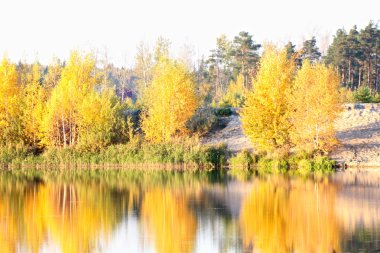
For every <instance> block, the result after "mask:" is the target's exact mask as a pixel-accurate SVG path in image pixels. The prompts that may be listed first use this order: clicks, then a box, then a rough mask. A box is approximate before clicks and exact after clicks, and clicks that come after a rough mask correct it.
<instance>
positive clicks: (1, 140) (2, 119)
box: [0, 57, 22, 144]
mask: <svg viewBox="0 0 380 253" xmlns="http://www.w3.org/2000/svg"><path fill="white" fill-rule="evenodd" d="M20 95H21V87H20V85H19V84H18V76H17V71H16V66H15V65H14V64H12V63H11V62H9V60H8V59H7V58H6V57H4V58H3V60H2V61H1V64H0V144H5V143H8V144H9V143H15V142H19V141H20V140H21V137H22V127H21V117H20V115H21V100H20Z"/></svg>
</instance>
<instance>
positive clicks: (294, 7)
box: [0, 0, 380, 67]
mask: <svg viewBox="0 0 380 253" xmlns="http://www.w3.org/2000/svg"><path fill="white" fill-rule="evenodd" d="M379 9H380V1H377V0H363V1H360V2H359V3H358V2H357V1H352V0H351V1H341V0H338V1H332V0H330V1H328V0H320V1H318V2H316V1H305V0H303V1H302V0H289V1H276V0H267V1H248V0H235V1H224V0H219V1H217V0H209V1H207V2H206V1H202V0H194V1H178V0H177V1H176V0H161V1H154V0H140V1H133V2H132V1H122V0H108V1H104V0H93V1H89V0H82V1H78V0H77V1H76V0H66V1H54V0H53V1H52V0H35V1H27V0H15V1H4V2H2V3H1V4H0V24H1V30H2V34H3V36H2V39H1V40H0V53H1V54H6V55H7V56H8V57H9V58H10V59H11V60H12V61H19V60H23V61H26V62H33V61H35V60H38V61H40V62H41V63H42V64H48V63H50V62H51V60H52V58H53V57H58V58H60V59H63V60H65V59H67V58H68V55H69V53H70V51H71V50H74V49H78V50H84V51H91V50H93V51H94V50H98V51H100V52H102V51H105V50H106V51H107V54H108V56H109V61H110V62H112V63H114V64H115V65H117V66H121V65H123V66H127V67H131V66H132V65H133V62H134V56H135V53H136V47H137V45H138V44H139V43H140V42H141V41H144V42H146V43H147V44H148V45H150V47H153V45H154V42H155V40H156V39H157V38H158V37H159V36H162V37H164V38H167V39H169V40H170V41H171V42H172V50H173V52H174V54H176V55H178V54H180V51H181V48H182V47H183V45H185V44H186V45H188V46H190V48H192V50H193V60H196V59H198V58H201V56H202V55H205V56H207V55H208V54H209V51H210V50H211V49H213V48H215V45H216V38H217V37H219V36H220V35H222V34H226V35H227V37H228V38H229V39H230V40H232V39H233V37H234V36H235V35H237V34H238V33H239V32H240V31H247V32H249V33H250V34H251V35H253V39H254V41H255V42H257V43H263V42H268V41H271V42H274V43H276V44H280V45H282V44H285V43H286V42H287V41H289V40H290V41H292V42H293V43H295V44H296V45H297V46H300V44H301V43H302V41H303V40H305V39H309V38H311V36H313V35H314V36H316V37H317V42H318V45H319V47H320V49H321V50H322V51H324V50H325V49H326V48H327V45H328V43H331V40H332V36H333V35H334V34H335V32H336V30H337V29H339V28H345V29H346V30H349V29H351V28H352V26H354V25H357V26H358V29H359V30H360V29H362V28H364V27H365V26H366V25H367V24H368V23H369V21H371V20H372V21H374V22H375V23H377V22H378V21H379V19H380V16H379V12H378V10H379Z"/></svg>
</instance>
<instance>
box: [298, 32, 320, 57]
mask: <svg viewBox="0 0 380 253" xmlns="http://www.w3.org/2000/svg"><path fill="white" fill-rule="evenodd" d="M300 57H301V60H302V61H304V60H305V59H308V60H309V61H310V62H312V63H315V62H318V61H319V60H320V58H321V52H319V49H318V47H317V40H316V39H315V37H314V36H313V37H312V38H311V39H310V40H305V41H304V42H303V46H302V49H301V54H300Z"/></svg>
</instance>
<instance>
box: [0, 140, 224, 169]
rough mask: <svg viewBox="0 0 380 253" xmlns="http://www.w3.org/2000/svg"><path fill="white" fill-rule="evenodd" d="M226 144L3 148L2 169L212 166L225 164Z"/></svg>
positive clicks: (0, 152)
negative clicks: (34, 149) (33, 149)
mask: <svg viewBox="0 0 380 253" xmlns="http://www.w3.org/2000/svg"><path fill="white" fill-rule="evenodd" d="M226 157H227V147H226V145H218V146H202V145H200V144H197V143H192V142H180V141H179V142H173V143H164V144H149V143H144V142H139V141H136V142H130V143H128V144H123V145H111V146H109V147H107V148H105V149H101V150H99V151H97V152H94V151H81V150H77V149H73V148H71V149H58V148H51V149H48V150H46V151H45V152H43V153H42V154H39V155H34V154H33V152H31V151H30V150H28V149H25V148H21V147H2V148H0V164H1V165H2V167H3V168H21V167H36V168H40V167H46V168H48V167H59V168H72V167H90V168H93V167H113V166H141V167H161V168H166V169H170V168H178V169H199V168H201V169H213V168H220V167H222V166H224V165H225V163H226Z"/></svg>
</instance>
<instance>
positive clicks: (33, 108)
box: [22, 63, 46, 147]
mask: <svg viewBox="0 0 380 253" xmlns="http://www.w3.org/2000/svg"><path fill="white" fill-rule="evenodd" d="M45 103H46V93H45V90H44V88H43V87H42V85H41V67H40V65H39V64H38V63H36V64H34V65H33V67H32V71H31V73H29V75H28V78H27V83H26V87H25V88H24V93H23V113H22V122H23V130H24V136H25V139H26V142H27V143H29V144H30V145H32V146H33V147H41V144H40V140H41V139H42V131H41V130H42V129H41V122H42V120H43V116H44V112H45Z"/></svg>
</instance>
